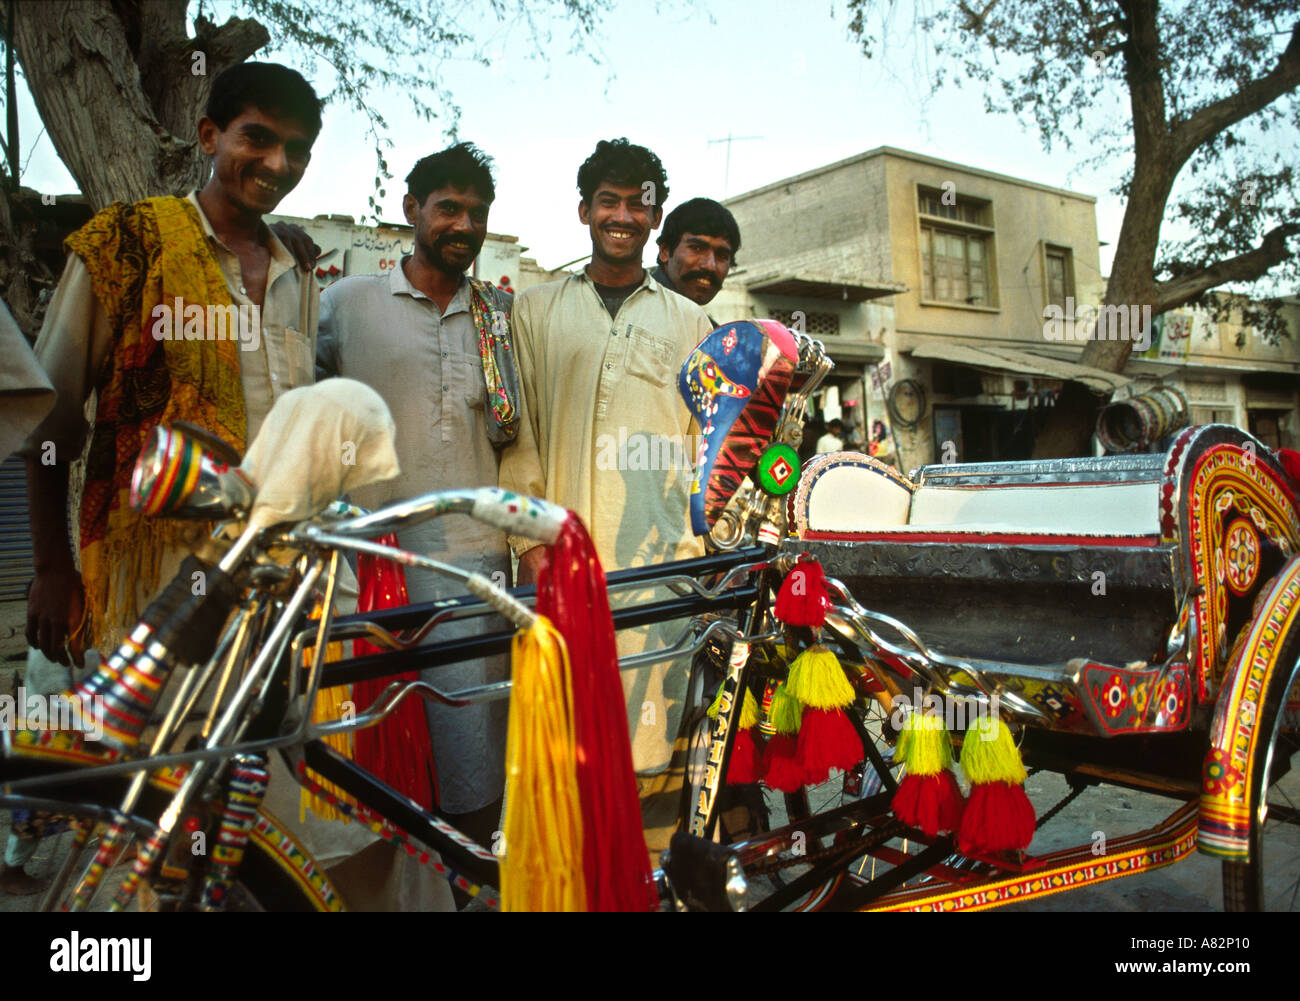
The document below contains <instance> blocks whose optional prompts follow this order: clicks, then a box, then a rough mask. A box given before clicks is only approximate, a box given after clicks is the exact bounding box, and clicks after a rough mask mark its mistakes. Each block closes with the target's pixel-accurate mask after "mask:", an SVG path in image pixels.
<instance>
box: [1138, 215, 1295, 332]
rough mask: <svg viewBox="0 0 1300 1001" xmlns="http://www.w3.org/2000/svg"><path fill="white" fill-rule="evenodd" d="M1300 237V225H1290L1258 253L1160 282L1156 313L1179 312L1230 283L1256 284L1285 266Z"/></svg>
mask: <svg viewBox="0 0 1300 1001" xmlns="http://www.w3.org/2000/svg"><path fill="white" fill-rule="evenodd" d="M1296 235H1300V224H1297V223H1287V224H1286V225H1283V226H1278V227H1277V228H1276V229H1273V230H1270V231H1269V232H1268V233H1267V234H1265V236H1264V241H1263V242H1262V243H1261V244H1260V245H1259V246H1258V247H1256V248H1255V249H1254V250H1248V251H1246V252H1245V253H1244V254H1238V255H1237V256H1236V257H1229V258H1227V259H1225V260H1222V261H1216V262H1215V263H1214V264H1211V265H1210V266H1209V267H1207V268H1202V269H1201V270H1199V271H1194V272H1192V273H1191V274H1189V275H1181V276H1180V277H1178V278H1174V279H1171V280H1170V281H1167V282H1157V283H1156V285H1155V296H1154V301H1153V303H1152V312H1154V313H1156V314H1157V315H1158V314H1160V313H1163V312H1165V311H1166V310H1170V309H1177V308H1178V307H1179V306H1181V305H1183V304H1184V303H1186V302H1190V301H1191V300H1192V299H1195V298H1196V297H1197V296H1198V295H1200V294H1201V293H1202V292H1208V291H1209V290H1210V289H1212V288H1215V287H1217V286H1219V285H1223V284H1226V283H1228V282H1247V281H1254V280H1255V279H1257V278H1260V277H1262V276H1263V275H1264V274H1265V273H1266V272H1267V271H1268V270H1269V268H1271V267H1273V266H1275V265H1277V264H1281V263H1282V262H1283V261H1285V260H1286V259H1287V257H1288V256H1290V255H1289V254H1288V252H1287V244H1286V241H1287V238H1288V237H1292V236H1296Z"/></svg>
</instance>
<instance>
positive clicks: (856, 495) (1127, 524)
mask: <svg viewBox="0 0 1300 1001" xmlns="http://www.w3.org/2000/svg"><path fill="white" fill-rule="evenodd" d="M793 513H794V519H795V524H796V526H797V528H798V530H799V532H800V533H801V534H803V533H804V532H808V531H811V532H814V533H815V532H831V533H837V534H840V533H842V534H849V535H852V534H868V535H874V534H877V533H879V534H881V535H885V536H888V535H890V534H902V533H915V532H917V531H918V530H919V531H922V532H935V533H938V532H943V533H945V534H956V535H987V534H1007V533H1016V534H1028V535H1044V536H1106V537H1112V538H1113V537H1124V536H1130V537H1145V536H1151V535H1155V534H1157V532H1158V531H1159V520H1158V518H1159V485H1158V484H1157V483H1155V482H1127V483H1124V482H1119V483H1087V484H1079V483H1055V484H1041V485H1014V486H1012V485H1007V486H951V487H950V486H938V485H931V484H927V483H922V484H921V485H920V486H917V485H916V484H914V483H913V482H912V481H911V480H908V479H906V478H904V477H903V476H902V475H901V474H900V473H898V472H897V471H896V470H895V469H894V468H893V467H892V466H889V465H886V464H885V463H882V462H880V461H879V460H877V459H873V458H871V457H870V456H866V455H863V454H861V453H858V452H830V453H826V454H824V455H819V456H817V457H816V458H814V459H813V460H812V461H810V462H809V463H808V465H807V466H806V467H805V469H804V472H803V476H802V478H801V480H800V484H799V490H798V492H797V493H796V494H795V498H794V511H793Z"/></svg>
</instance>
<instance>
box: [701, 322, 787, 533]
mask: <svg viewBox="0 0 1300 1001" xmlns="http://www.w3.org/2000/svg"><path fill="white" fill-rule="evenodd" d="M798 361H799V350H798V346H797V344H796V341H795V338H794V335H793V334H792V333H790V331H789V330H787V329H786V328H785V327H783V326H782V325H781V324H779V323H777V322H776V321H775V320H758V321H756V322H749V321H742V322H739V323H726V324H723V325H722V326H720V327H718V328H717V329H716V330H714V331H713V332H712V333H711V334H709V335H708V336H707V337H706V338H705V339H704V340H703V341H701V342H700V345H699V347H697V348H696V349H695V350H694V351H693V352H692V353H691V356H690V357H689V358H687V359H686V364H684V365H683V366H682V370H681V374H680V376H679V377H678V388H679V390H680V391H681V394H682V399H683V400H685V401H686V406H687V408H688V409H689V410H690V412H691V413H692V414H693V415H694V417H695V420H696V421H697V422H698V423H699V425H700V448H699V452H698V454H697V456H696V472H695V479H694V481H693V482H692V483H691V496H690V508H691V529H692V531H694V532H695V534H696V535H705V534H707V533H708V531H709V530H710V529H711V528H712V527H713V525H714V524H715V523H716V522H717V520H718V516H719V515H720V514H722V511H723V509H724V508H725V507H726V506H727V501H729V500H731V498H732V496H734V495H735V493H736V491H737V490H738V489H739V487H740V485H741V483H743V482H744V480H745V477H746V476H748V475H749V473H750V472H751V471H752V470H753V468H754V463H755V462H756V461H757V460H758V457H759V455H760V453H761V452H762V450H763V448H764V447H765V446H766V445H767V444H768V442H769V441H771V438H772V432H773V431H774V430H775V428H776V424H777V420H778V419H779V417H780V416H781V406H782V403H783V402H784V400H785V396H786V393H787V392H788V391H789V389H790V381H791V378H792V377H793V375H794V370H795V366H796V365H797V364H798Z"/></svg>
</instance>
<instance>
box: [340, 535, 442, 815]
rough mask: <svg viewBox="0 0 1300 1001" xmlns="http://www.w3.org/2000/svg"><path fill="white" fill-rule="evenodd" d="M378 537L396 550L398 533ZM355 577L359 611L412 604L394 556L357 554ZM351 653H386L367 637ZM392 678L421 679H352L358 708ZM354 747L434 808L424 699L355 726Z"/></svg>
mask: <svg viewBox="0 0 1300 1001" xmlns="http://www.w3.org/2000/svg"><path fill="white" fill-rule="evenodd" d="M378 541H379V542H380V544H382V545H385V546H393V547H395V548H396V547H397V545H398V542H397V536H396V535H385V536H384V537H383V538H382V539H379V540H378ZM357 578H358V582H359V584H360V594H359V596H358V598H357V611H358V612H370V611H374V610H376V609H381V608H400V607H401V606H402V605H407V604H410V600H409V599H408V598H407V594H406V574H405V573H404V572H403V570H402V568H401V566H399V565H398V564H396V563H394V562H393V561H392V560H390V559H387V558H385V557H382V556H371V555H370V554H369V553H359V554H358V555H357ZM352 652H353V655H354V656H356V657H365V656H367V655H369V654H377V653H382V652H383V651H382V650H381V649H380V648H379V647H376V646H373V645H371V644H369V643H366V642H365V641H364V640H356V641H354V643H353V649H352ZM394 680H398V681H419V680H420V676H419V674H417V673H416V672H414V671H408V672H407V673H405V674H400V675H397V677H396V678H394V677H391V676H390V677H386V678H383V679H381V680H377V681H357V682H353V685H352V700H353V701H354V702H355V703H356V704H357V705H359V706H363V707H366V706H370V705H372V704H373V703H374V701H375V699H377V698H378V697H379V695H380V693H382V692H383V690H384V689H385V688H387V687H388V686H389V685H390V684H391V683H392V682H393V681H394ZM353 748H354V750H353V756H354V758H355V760H356V763H357V764H358V765H360V766H361V767H362V768H364V769H366V770H367V771H369V772H371V773H372V774H373V775H374V776H375V777H376V778H377V779H379V780H380V781H381V782H383V783H384V784H385V785H388V786H391V787H392V788H394V789H396V790H397V791H398V792H400V793H402V794H403V795H404V796H407V797H408V798H410V799H412V800H414V801H415V802H416V803H418V804H419V805H420V806H422V807H424V808H425V809H426V810H432V809H433V805H434V803H435V801H436V796H437V776H436V774H435V770H434V762H433V740H432V738H431V737H430V736H429V721H428V718H427V717H426V716H425V714H424V703H423V702H422V701H421V700H420V699H418V698H407V699H405V700H404V701H403V702H402V703H401V704H400V705H399V706H398V707H397V708H396V709H395V710H393V712H392V714H391V715H390V716H389V717H388V718H387V719H386V720H384V721H383V722H382V723H380V724H379V725H378V726H372V727H368V728H366V729H365V730H357V731H356V732H355V734H354V736H353Z"/></svg>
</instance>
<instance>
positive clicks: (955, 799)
mask: <svg viewBox="0 0 1300 1001" xmlns="http://www.w3.org/2000/svg"><path fill="white" fill-rule="evenodd" d="M892 805H893V808H894V815H895V816H896V817H898V819H899V820H901V821H902V822H903V823H904V824H907V825H908V826H909V827H916V828H919V829H920V830H922V831H924V832H925V834H926V836H927V837H931V838H933V837H935V836H936V835H937V834H939V833H940V832H941V831H944V832H946V831H955V830H957V828H958V826H959V825H960V824H961V818H962V805H963V804H962V798H961V787H960V786H958V785H957V777H956V776H955V775H953V773H952V772H950V771H948V770H947V769H946V768H945V769H944V770H943V771H941V772H936V773H935V774H933V775H905V776H903V781H902V782H900V783H899V784H898V792H896V793H894V801H893V804H892Z"/></svg>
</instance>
